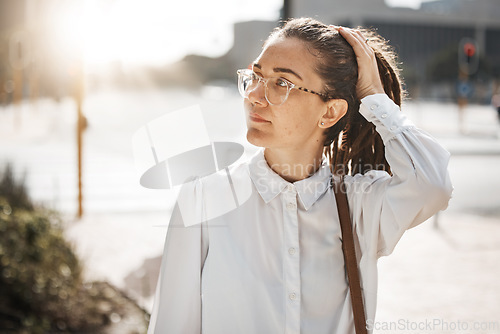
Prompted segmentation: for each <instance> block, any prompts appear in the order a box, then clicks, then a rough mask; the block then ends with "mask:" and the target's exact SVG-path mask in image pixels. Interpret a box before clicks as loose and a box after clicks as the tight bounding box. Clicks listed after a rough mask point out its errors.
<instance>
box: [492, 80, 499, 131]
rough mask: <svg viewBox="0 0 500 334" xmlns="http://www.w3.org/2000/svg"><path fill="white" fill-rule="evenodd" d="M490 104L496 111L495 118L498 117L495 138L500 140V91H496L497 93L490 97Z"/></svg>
mask: <svg viewBox="0 0 500 334" xmlns="http://www.w3.org/2000/svg"><path fill="white" fill-rule="evenodd" d="M491 104H492V105H493V107H494V108H495V109H496V110H497V117H498V129H497V138H500V89H499V90H497V93H496V94H493V96H492V97H491Z"/></svg>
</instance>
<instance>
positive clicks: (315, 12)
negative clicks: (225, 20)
mask: <svg viewBox="0 0 500 334" xmlns="http://www.w3.org/2000/svg"><path fill="white" fill-rule="evenodd" d="M301 16H307V17H313V18H316V19H318V20H320V21H322V22H325V23H329V24H337V25H345V26H351V27H356V26H363V27H373V28H376V29H377V30H378V32H379V33H380V34H381V35H382V36H383V37H385V38H386V39H387V40H389V41H390V44H391V45H392V46H394V47H395V49H396V51H397V52H398V54H399V56H400V58H399V60H400V62H401V63H402V64H401V67H402V68H403V75H404V78H405V81H406V84H407V88H408V90H409V92H410V96H411V97H414V98H418V97H423V98H435V99H454V98H455V95H456V91H455V87H456V81H457V79H458V52H459V50H458V47H459V43H460V41H461V40H462V38H464V37H469V38H473V39H474V40H475V41H476V44H477V47H478V54H479V58H480V66H479V69H478V71H477V73H475V74H474V75H473V76H472V77H471V78H470V81H471V82H473V83H474V96H473V99H474V100H476V101H477V102H486V101H489V98H490V96H491V91H492V89H493V88H492V87H493V82H494V81H495V80H498V79H499V78H500V1H498V0H438V1H433V2H426V3H423V4H422V6H421V8H420V9H418V10H414V9H410V8H392V7H389V6H387V5H386V4H385V2H384V1H383V0H350V1H323V0H293V1H291V17H301ZM276 25H277V23H276V22H269V23H268V22H266V23H263V22H245V23H239V24H236V25H235V34H234V36H235V44H234V50H232V51H231V52H230V53H229V56H230V58H231V59H233V60H232V61H233V62H238V59H239V61H240V66H244V65H246V64H247V63H248V62H250V61H251V60H252V59H253V58H254V57H255V56H256V54H255V53H256V49H255V47H256V46H258V45H260V44H261V43H262V41H263V40H264V39H265V38H266V37H267V36H268V34H269V32H270V31H271V30H272V27H273V26H276ZM257 51H258V49H257Z"/></svg>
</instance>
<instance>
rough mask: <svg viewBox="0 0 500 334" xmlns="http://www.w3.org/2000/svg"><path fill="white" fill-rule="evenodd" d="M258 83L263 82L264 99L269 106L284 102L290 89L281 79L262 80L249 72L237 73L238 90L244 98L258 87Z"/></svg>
mask: <svg viewBox="0 0 500 334" xmlns="http://www.w3.org/2000/svg"><path fill="white" fill-rule="evenodd" d="M260 81H263V82H262V84H263V85H264V86H265V95H266V99H267V101H268V102H269V103H270V104H273V105H280V104H283V103H284V102H285V101H286V99H287V97H288V93H289V92H290V89H291V87H290V86H289V84H288V82H286V81H285V80H283V79H281V78H268V79H262V78H259V77H258V76H257V75H255V73H253V72H250V71H248V72H247V71H245V72H243V71H242V72H240V73H239V80H238V89H239V91H240V94H241V95H242V96H243V97H245V98H246V97H248V94H250V93H251V92H252V91H254V90H255V89H256V88H257V87H258V85H259V82H260Z"/></svg>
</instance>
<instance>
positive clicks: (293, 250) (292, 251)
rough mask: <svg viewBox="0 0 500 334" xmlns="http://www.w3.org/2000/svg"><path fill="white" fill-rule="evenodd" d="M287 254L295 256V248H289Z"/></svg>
mask: <svg viewBox="0 0 500 334" xmlns="http://www.w3.org/2000/svg"><path fill="white" fill-rule="evenodd" d="M288 253H289V254H290V255H293V254H295V248H293V247H291V248H289V249H288Z"/></svg>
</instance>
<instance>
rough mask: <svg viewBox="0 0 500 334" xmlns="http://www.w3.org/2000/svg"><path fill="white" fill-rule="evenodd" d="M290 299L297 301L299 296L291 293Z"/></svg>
mask: <svg viewBox="0 0 500 334" xmlns="http://www.w3.org/2000/svg"><path fill="white" fill-rule="evenodd" d="M288 297H289V298H290V299H291V300H295V299H297V295H296V294H295V293H291V294H290V295H288Z"/></svg>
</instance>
